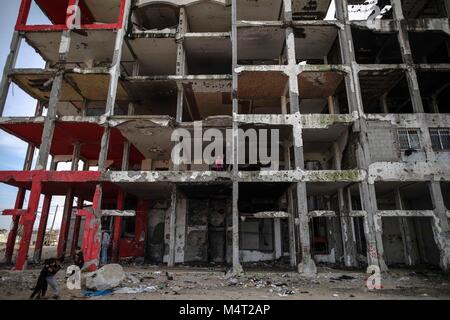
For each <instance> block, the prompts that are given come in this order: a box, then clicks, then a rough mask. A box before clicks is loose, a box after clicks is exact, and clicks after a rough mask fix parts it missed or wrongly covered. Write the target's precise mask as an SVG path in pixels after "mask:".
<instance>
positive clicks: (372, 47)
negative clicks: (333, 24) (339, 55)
mask: <svg viewBox="0 0 450 320" xmlns="http://www.w3.org/2000/svg"><path fill="white" fill-rule="evenodd" d="M352 34H353V45H354V47H355V56H356V62H358V63H360V64H390V63H392V64H395V63H402V55H401V51H400V44H399V42H398V37H397V34H396V33H375V32H373V31H370V30H366V29H358V28H352Z"/></svg>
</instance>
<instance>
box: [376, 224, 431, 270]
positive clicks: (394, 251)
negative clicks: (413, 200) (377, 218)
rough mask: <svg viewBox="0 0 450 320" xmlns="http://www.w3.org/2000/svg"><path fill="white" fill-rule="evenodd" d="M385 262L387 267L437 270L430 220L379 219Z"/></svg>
mask: <svg viewBox="0 0 450 320" xmlns="http://www.w3.org/2000/svg"><path fill="white" fill-rule="evenodd" d="M382 228H383V233H382V238H383V248H384V258H385V262H386V264H387V265H388V266H389V267H403V266H407V265H409V264H411V265H413V266H426V267H431V268H439V250H438V247H437V245H436V241H435V239H434V236H433V229H432V218H415V217H414V218H412V217H408V218H406V217H392V218H391V217H389V218H382Z"/></svg>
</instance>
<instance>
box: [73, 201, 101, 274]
mask: <svg viewBox="0 0 450 320" xmlns="http://www.w3.org/2000/svg"><path fill="white" fill-rule="evenodd" d="M78 215H80V216H84V217H85V221H84V232H83V245H82V250H83V254H84V260H85V266H86V269H87V270H88V271H95V270H97V266H98V263H99V255H100V246H101V224H100V223H99V221H100V220H99V219H97V217H96V216H95V215H94V214H93V213H92V212H91V211H89V210H79V211H78Z"/></svg>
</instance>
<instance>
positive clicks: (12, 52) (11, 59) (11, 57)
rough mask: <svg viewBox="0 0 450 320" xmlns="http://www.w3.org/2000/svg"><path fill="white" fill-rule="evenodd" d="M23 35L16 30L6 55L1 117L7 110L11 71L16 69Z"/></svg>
mask: <svg viewBox="0 0 450 320" xmlns="http://www.w3.org/2000/svg"><path fill="white" fill-rule="evenodd" d="M21 42H22V37H21V35H20V33H19V32H18V31H14V33H13V37H12V40H11V45H10V49H9V54H8V56H7V57H6V63H5V67H4V68H3V74H2V79H1V82H0V117H1V116H3V111H4V110H5V104H6V99H7V98H8V92H9V87H10V86H11V79H10V78H9V76H8V74H9V72H10V71H11V70H12V69H14V67H15V65H16V61H17V57H18V55H19V50H20V44H21Z"/></svg>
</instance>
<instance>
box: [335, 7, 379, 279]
mask: <svg viewBox="0 0 450 320" xmlns="http://www.w3.org/2000/svg"><path fill="white" fill-rule="evenodd" d="M336 16H337V19H338V20H339V21H340V22H341V23H343V24H344V27H343V28H340V29H339V31H338V32H339V40H340V47H341V55H342V59H343V63H344V64H346V65H348V66H349V67H350V70H351V72H350V73H349V74H348V75H347V77H346V79H345V84H346V89H347V97H348V103H349V107H350V110H351V112H353V113H357V114H358V116H359V120H357V121H356V122H355V123H354V131H356V132H359V141H358V146H357V154H356V160H357V163H358V167H359V169H362V170H366V171H367V170H368V167H369V165H370V163H371V155H370V149H369V140H368V130H367V122H366V120H365V117H364V108H363V103H362V97H361V88H360V83H359V75H358V72H359V66H358V64H357V63H356V58H355V50H354V47H353V39H352V32H351V26H350V21H349V19H348V2H347V0H336ZM359 191H360V195H361V204H362V207H363V209H364V210H365V211H366V212H367V216H366V217H365V220H364V232H365V236H366V242H367V260H368V264H369V265H377V266H378V267H379V268H380V269H381V270H387V267H386V264H385V263H384V259H383V242H382V239H381V232H382V225H381V219H380V218H379V217H377V216H376V211H377V203H376V193H375V187H374V185H371V184H369V182H368V180H367V178H366V179H365V180H364V181H362V182H361V183H360V185H359Z"/></svg>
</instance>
